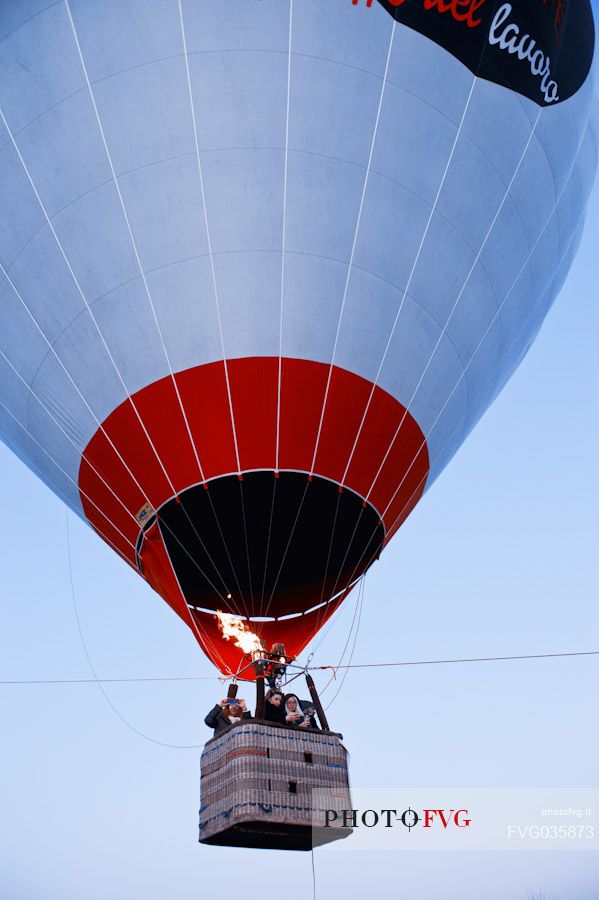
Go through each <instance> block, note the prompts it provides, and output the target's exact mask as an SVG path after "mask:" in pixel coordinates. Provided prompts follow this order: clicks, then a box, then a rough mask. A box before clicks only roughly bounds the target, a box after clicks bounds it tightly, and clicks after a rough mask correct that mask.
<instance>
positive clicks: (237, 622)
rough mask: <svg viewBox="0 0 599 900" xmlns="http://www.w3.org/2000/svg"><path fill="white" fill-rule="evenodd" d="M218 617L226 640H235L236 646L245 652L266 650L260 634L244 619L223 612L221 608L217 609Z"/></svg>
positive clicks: (219, 625) (252, 652)
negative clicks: (251, 629)
mask: <svg viewBox="0 0 599 900" xmlns="http://www.w3.org/2000/svg"><path fill="white" fill-rule="evenodd" d="M216 617H217V619H218V627H219V628H220V630H221V631H222V634H223V637H224V639H225V640H226V641H233V643H234V644H235V646H236V647H240V648H241V649H242V650H243V652H244V653H251V654H254V653H256V652H260V653H262V652H263V651H264V649H265V648H264V644H263V643H262V641H261V640H260V638H259V637H258V635H257V634H254V632H253V631H250V629H249V628H248V626H247V625H246V624H245V622H243V621H242V619H239V618H237V616H233V615H231V614H230V613H224V612H221V611H220V609H217V611H216Z"/></svg>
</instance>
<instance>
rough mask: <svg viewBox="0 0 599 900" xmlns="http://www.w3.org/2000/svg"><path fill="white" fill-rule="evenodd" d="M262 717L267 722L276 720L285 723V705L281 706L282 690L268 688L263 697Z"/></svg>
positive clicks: (280, 723)
mask: <svg viewBox="0 0 599 900" xmlns="http://www.w3.org/2000/svg"><path fill="white" fill-rule="evenodd" d="M264 718H265V719H266V721H267V722H278V723H279V725H286V724H287V723H286V722H285V707H284V706H283V692H282V691H277V690H269V691H267V692H266V696H265V698H264Z"/></svg>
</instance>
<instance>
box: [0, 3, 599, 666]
mask: <svg viewBox="0 0 599 900" xmlns="http://www.w3.org/2000/svg"><path fill="white" fill-rule="evenodd" d="M593 49H594V27H593V16H592V10H591V5H590V3H589V2H588V0H576V2H573V0H569V2H566V3H563V2H561V0H560V2H557V0H551V2H545V0H519V2H513V3H503V4H500V3H497V2H492V0H471V2H470V3H468V2H459V3H458V2H445V0H405V2H401V0H400V2H397V0H395V2H387V0H382V2H374V3H373V4H372V5H371V6H367V5H366V2H358V3H357V4H352V3H351V2H350V0H301V2H300V0H261V2H258V0H243V2H242V0H218V2H200V0H181V2H180V3H179V2H177V0H106V2H103V3H91V2H89V0H69V2H61V3H55V4H52V5H48V4H47V2H46V0H28V2H25V0H5V2H4V3H3V4H2V6H1V8H0V75H1V77H0V109H1V116H0V140H1V143H0V147H1V149H0V178H1V182H2V185H3V189H2V191H3V194H2V204H1V206H0V262H1V266H2V269H1V283H0V303H1V308H2V320H1V321H2V325H1V330H0V434H1V435H2V438H3V439H4V440H5V441H6V443H7V444H8V445H9V446H11V447H12V448H13V449H14V451H15V452H16V453H17V454H18V455H19V456H20V457H21V458H22V459H23V460H24V461H25V462H26V463H27V465H28V466H30V467H31V469H33V470H34V471H35V472H37V473H38V475H39V476H40V477H41V478H42V479H43V480H44V481H45V482H46V483H47V484H48V485H49V486H50V487H51V488H52V489H53V490H54V491H56V493H57V494H59V495H60V496H61V497H63V498H64V500H65V502H66V503H67V504H68V505H69V506H70V507H71V508H72V509H73V510H75V511H76V512H77V513H78V514H79V515H81V516H82V517H84V518H85V519H86V520H87V521H88V522H89V523H90V524H91V525H92V526H93V527H94V528H95V529H96V530H97V532H98V533H99V534H100V535H101V537H102V538H103V539H104V540H105V541H107V542H108V543H109V544H110V545H111V546H112V547H113V548H114V549H115V550H116V551H117V552H118V553H119V554H120V555H121V556H122V557H123V558H124V559H125V560H126V561H127V562H128V563H129V564H130V565H131V566H133V567H135V568H136V569H137V570H138V571H139V572H140V574H141V575H142V576H143V577H144V578H146V579H147V581H148V582H149V583H150V584H151V585H152V587H153V588H155V590H156V591H158V592H159V593H160V594H161V595H162V596H163V597H164V598H165V600H166V601H167V602H168V603H170V605H171V606H172V607H173V608H174V609H175V610H176V611H177V612H178V613H179V614H180V615H181V617H182V618H183V619H184V620H185V621H186V622H187V623H188V624H189V625H190V627H192V628H193V629H194V632H195V634H196V636H197V638H198V640H199V642H200V643H201V645H202V646H203V648H204V649H205V651H206V653H207V654H208V655H209V656H210V658H211V659H212V660H213V661H214V662H215V664H216V665H217V666H219V668H221V670H222V671H223V672H231V671H232V672H236V671H238V670H239V668H240V667H242V666H244V665H245V664H246V662H247V658H245V657H244V654H243V651H242V650H241V649H240V648H238V647H236V646H235V645H234V644H233V643H232V642H227V641H225V640H224V639H223V637H222V634H221V630H220V628H219V625H218V623H217V619H216V616H215V612H216V610H222V611H224V612H228V613H234V614H238V615H241V616H244V617H245V627H246V628H247V629H249V630H251V631H253V632H255V633H257V634H258V635H260V636H261V638H262V640H263V641H265V642H266V643H268V644H269V643H270V642H272V641H283V642H284V643H285V644H286V647H287V652H288V653H291V654H296V653H298V652H299V651H300V650H301V649H302V648H303V647H304V646H305V645H306V644H307V642H308V641H309V640H310V638H311V637H312V636H313V635H314V634H315V633H316V631H317V630H318V628H319V627H320V626H321V625H322V623H323V622H324V621H325V620H326V619H327V618H328V617H329V616H330V615H331V613H332V612H333V611H334V610H335V609H336V608H337V606H338V604H339V603H340V602H341V600H342V599H343V597H344V596H345V595H346V593H347V591H348V590H350V589H351V587H352V586H353V585H354V584H355V583H356V581H357V580H358V579H359V577H360V576H361V575H362V574H363V573H364V572H365V571H366V569H367V568H368V567H369V565H370V564H371V563H372V562H373V561H374V560H375V559H376V558H377V557H378V556H379V554H380V552H381V550H382V549H383V547H384V546H385V545H386V543H388V541H389V540H390V539H391V537H392V536H393V534H394V533H395V532H396V531H397V529H398V528H399V527H400V525H401V524H402V522H403V521H404V520H405V518H406V517H407V516H408V515H409V513H410V511H411V510H412V509H413V508H414V506H415V505H416V503H417V502H418V500H419V499H420V497H421V496H422V494H423V492H424V491H425V490H427V489H428V488H429V487H430V485H431V484H432V483H433V481H434V480H435V478H436V477H437V476H438V475H439V473H440V472H441V471H442V470H443V468H444V467H445V465H446V464H447V462H448V461H449V460H450V459H451V457H452V456H453V454H454V453H455V452H456V450H457V449H458V447H459V446H460V444H461V443H462V442H463V440H464V439H465V437H466V436H467V434H468V433H469V431H470V430H471V429H472V427H473V426H474V425H475V423H476V422H477V420H478V419H479V418H480V416H481V415H482V414H483V412H484V411H485V410H486V409H487V407H488V406H489V404H490V403H491V402H492V401H493V399H494V398H495V397H496V396H497V394H498V392H499V391H500V390H501V388H502V387H503V385H504V384H505V383H506V381H507V379H508V378H509V377H510V375H511V374H512V373H513V371H514V370H515V369H516V367H517V366H518V364H519V363H520V362H521V360H522V358H523V357H524V355H525V353H526V351H527V349H528V348H529V346H530V344H531V342H532V340H533V339H534V337H535V335H536V333H537V332H538V330H539V327H540V325H541V323H542V321H543V319H544V317H545V315H546V313H547V311H548V310H549V308H550V306H551V304H552V303H553V301H554V299H555V297H556V295H557V293H558V291H559V289H560V286H561V284H562V282H563V280H564V278H565V276H566V274H567V271H568V269H569V266H570V264H571V262H572V259H573V256H574V254H575V252H576V248H577V245H578V241H579V238H580V234H581V229H582V225H583V219H584V212H585V207H586V203H587V199H588V195H589V192H590V188H591V184H592V181H593V177H594V173H595V165H596V150H595V140H594V135H593V131H592V127H591V125H592V122H591V109H592V97H593V83H592V78H593V73H592V68H591V64H592V58H593ZM244 659H245V662H244Z"/></svg>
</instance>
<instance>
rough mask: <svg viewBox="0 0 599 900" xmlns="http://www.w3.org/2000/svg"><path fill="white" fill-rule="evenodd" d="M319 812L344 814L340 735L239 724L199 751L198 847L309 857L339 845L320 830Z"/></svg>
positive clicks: (347, 800) (334, 834) (347, 802)
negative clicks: (316, 849) (295, 852)
mask: <svg viewBox="0 0 599 900" xmlns="http://www.w3.org/2000/svg"><path fill="white" fill-rule="evenodd" d="M325 809H332V810H335V811H341V810H344V809H351V797H350V792H349V781H348V770H347V751H346V749H345V747H344V746H343V744H342V743H341V735H339V734H335V733H333V732H330V731H314V730H312V729H310V730H307V729H306V730H305V729H301V730H300V729H294V728H286V727H282V726H278V725H273V724H272V723H265V722H259V721H257V720H252V721H247V720H246V721H245V722H244V723H242V724H239V725H234V726H233V727H231V728H229V729H228V730H227V731H226V732H224V733H223V734H221V735H219V736H218V737H215V738H212V740H210V741H208V743H207V744H206V746H205V748H204V752H203V753H202V784H201V807H200V841H201V843H204V844H221V845H224V846H235V847H268V848H271V849H272V848H274V849H282V850H309V849H311V847H313V846H314V845H315V844H323V843H328V842H329V841H334V840H339V839H340V838H344V837H347V836H348V835H349V834H350V833H351V828H347V827H346V828H342V827H339V825H336V824H335V823H332V824H331V826H329V827H324V826H325V814H324V811H325Z"/></svg>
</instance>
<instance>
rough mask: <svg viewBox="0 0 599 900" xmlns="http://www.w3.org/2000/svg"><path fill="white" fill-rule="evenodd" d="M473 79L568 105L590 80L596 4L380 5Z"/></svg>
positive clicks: (515, 0)
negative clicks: (454, 60) (458, 61)
mask: <svg viewBox="0 0 599 900" xmlns="http://www.w3.org/2000/svg"><path fill="white" fill-rule="evenodd" d="M378 2H379V3H380V4H381V6H383V7H384V9H386V10H387V12H388V13H390V15H392V16H393V18H395V19H396V20H397V21H398V22H400V23H401V24H402V25H407V26H408V27H409V28H413V29H414V31H418V32H420V34H423V35H424V36H425V37H428V38H430V39H431V40H432V41H434V42H435V43H436V44H439V45H440V46H441V47H443V48H444V49H445V50H447V51H448V52H449V53H451V54H452V55H453V56H455V57H456V59H459V60H460V62H461V63H463V64H464V65H465V66H467V67H468V68H469V69H470V71H471V72H473V73H474V74H475V75H477V76H479V77H480V78H484V79H486V80H487V81H493V82H495V83H496V84H499V85H502V86H504V87H506V88H509V89H510V90H513V91H516V92H517V93H519V94H522V95H523V96H525V97H528V98H529V99H530V100H534V102H535V103H538V104H539V105H540V106H550V105H553V104H555V103H559V102H562V101H564V100H567V99H568V98H569V97H571V96H572V95H573V94H575V93H576V92H577V91H578V90H580V88H581V87H582V85H583V84H584V82H585V81H586V79H587V76H588V74H589V72H590V69H591V64H592V62H593V52H594V46H595V27H594V21H593V10H592V7H591V3H590V0H512V2H511V3H505V2H501V0H378Z"/></svg>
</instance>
